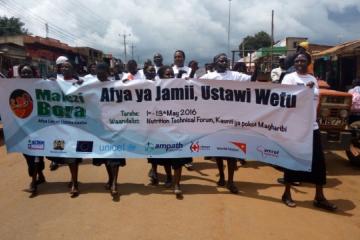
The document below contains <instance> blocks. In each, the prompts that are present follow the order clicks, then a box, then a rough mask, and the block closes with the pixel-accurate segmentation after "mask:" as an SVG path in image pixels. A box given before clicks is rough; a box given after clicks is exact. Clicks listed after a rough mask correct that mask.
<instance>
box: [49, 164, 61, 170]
mask: <svg viewBox="0 0 360 240" xmlns="http://www.w3.org/2000/svg"><path fill="white" fill-rule="evenodd" d="M58 168H59V164H57V163H56V162H51V163H50V171H55V170H56V169H58Z"/></svg>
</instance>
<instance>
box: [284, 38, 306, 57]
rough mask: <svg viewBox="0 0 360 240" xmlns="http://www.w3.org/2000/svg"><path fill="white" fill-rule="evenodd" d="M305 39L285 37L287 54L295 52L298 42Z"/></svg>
mask: <svg viewBox="0 0 360 240" xmlns="http://www.w3.org/2000/svg"><path fill="white" fill-rule="evenodd" d="M303 41H307V38H300V37H299V38H298V37H288V38H286V48H287V50H288V52H287V55H289V54H292V53H294V52H296V48H297V46H298V45H299V43H300V42H303Z"/></svg>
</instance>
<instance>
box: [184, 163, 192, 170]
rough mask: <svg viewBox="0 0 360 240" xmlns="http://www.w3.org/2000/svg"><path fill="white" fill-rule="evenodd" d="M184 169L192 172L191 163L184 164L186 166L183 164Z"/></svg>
mask: <svg viewBox="0 0 360 240" xmlns="http://www.w3.org/2000/svg"><path fill="white" fill-rule="evenodd" d="M184 167H186V169H187V170H189V171H193V170H194V165H193V164H192V163H186V164H184Z"/></svg>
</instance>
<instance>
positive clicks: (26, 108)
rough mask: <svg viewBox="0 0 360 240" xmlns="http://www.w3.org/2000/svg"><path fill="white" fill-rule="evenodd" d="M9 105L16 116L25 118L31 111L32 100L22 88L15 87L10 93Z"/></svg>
mask: <svg viewBox="0 0 360 240" xmlns="http://www.w3.org/2000/svg"><path fill="white" fill-rule="evenodd" d="M9 105H10V108H11V110H12V112H13V113H14V114H15V115H16V116H17V117H18V118H27V117H28V116H29V115H30V114H31V113H32V111H33V100H32V98H31V96H30V94H29V93H28V92H26V91H24V90H21V89H16V90H15V91H13V92H12V93H11V95H10V99H9Z"/></svg>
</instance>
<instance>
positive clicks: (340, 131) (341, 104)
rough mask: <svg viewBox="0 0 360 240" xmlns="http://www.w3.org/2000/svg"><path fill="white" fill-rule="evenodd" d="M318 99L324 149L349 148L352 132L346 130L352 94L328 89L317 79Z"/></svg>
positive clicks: (325, 84)
mask: <svg viewBox="0 0 360 240" xmlns="http://www.w3.org/2000/svg"><path fill="white" fill-rule="evenodd" d="M318 83H319V88H320V99H319V105H318V114H317V116H318V119H317V120H318V122H319V127H320V131H321V140H322V143H323V147H324V149H325V150H345V151H348V150H349V149H350V143H351V138H352V134H351V132H350V131H348V121H349V115H350V110H351V104H352V95H351V94H350V93H346V92H340V91H335V90H330V89H329V85H328V84H327V83H326V82H325V81H321V80H320V81H319V82H318Z"/></svg>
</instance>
